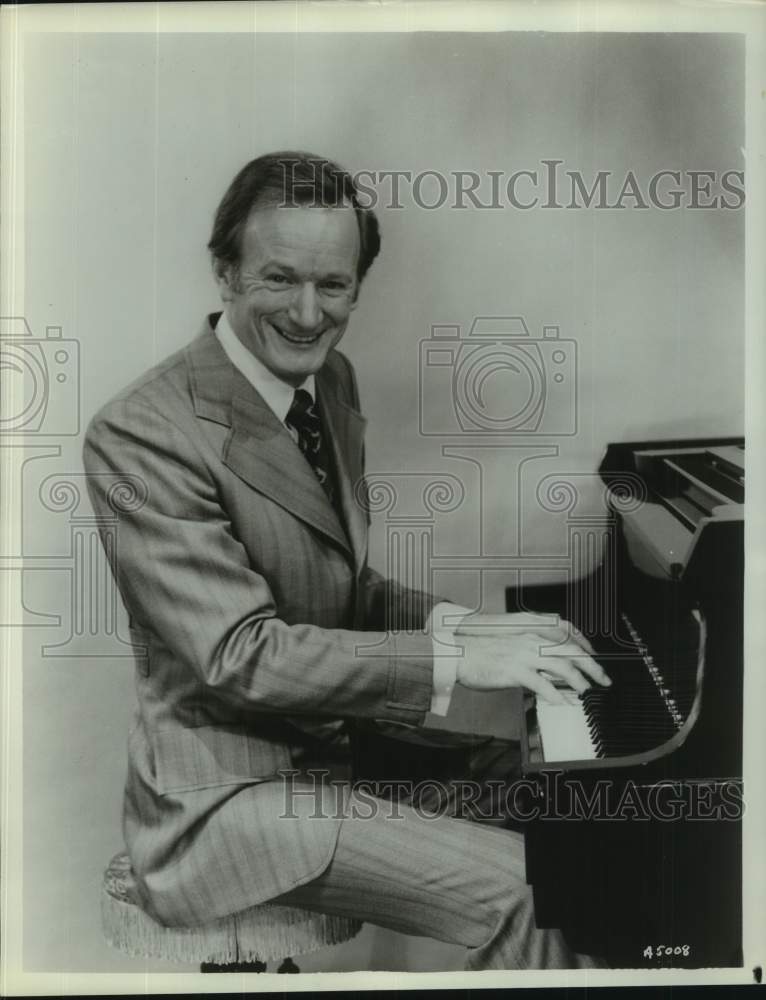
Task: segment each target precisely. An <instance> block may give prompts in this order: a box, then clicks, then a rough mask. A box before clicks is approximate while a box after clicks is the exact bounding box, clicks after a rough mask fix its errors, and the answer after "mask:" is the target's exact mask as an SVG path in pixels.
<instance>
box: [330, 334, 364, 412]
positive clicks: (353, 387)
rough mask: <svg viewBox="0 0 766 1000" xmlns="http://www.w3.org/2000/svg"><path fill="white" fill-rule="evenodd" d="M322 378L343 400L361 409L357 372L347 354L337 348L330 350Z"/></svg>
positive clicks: (356, 408)
mask: <svg viewBox="0 0 766 1000" xmlns="http://www.w3.org/2000/svg"><path fill="white" fill-rule="evenodd" d="M322 378H323V379H324V380H325V381H326V383H327V384H328V385H329V386H330V387H331V388H332V389H333V390H334V391H335V394H336V395H337V396H338V397H339V398H340V399H341V400H343V402H345V403H346V404H347V405H348V406H351V407H352V408H353V409H355V410H358V409H359V392H358V389H357V384H356V373H355V372H354V366H353V365H352V364H351V362H350V361H349V360H348V358H347V357H346V355H345V354H343V353H342V352H341V351H339V350H337V349H336V348H333V349H332V350H331V351H330V352H329V354H328V355H327V359H326V360H325V363H324V367H323V368H322Z"/></svg>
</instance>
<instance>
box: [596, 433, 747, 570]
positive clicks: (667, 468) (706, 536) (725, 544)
mask: <svg viewBox="0 0 766 1000" xmlns="http://www.w3.org/2000/svg"><path fill="white" fill-rule="evenodd" d="M631 465H632V467H633V469H634V470H635V472H637V473H638V474H639V475H640V476H641V478H642V479H643V481H644V483H645V484H646V486H647V488H648V496H647V499H646V500H645V502H644V503H642V504H640V505H638V507H637V508H635V509H632V510H628V511H625V509H624V505H622V506H623V511H624V513H622V515H621V519H622V524H623V535H624V538H625V540H626V542H627V545H628V550H629V554H630V558H631V560H632V561H633V563H634V564H635V565H636V566H637V567H638V568H639V569H641V570H643V571H644V572H645V573H648V574H649V575H652V576H656V577H659V578H662V577H664V578H669V579H678V578H680V577H683V578H685V579H687V580H692V579H693V580H694V581H695V584H696V585H700V583H701V582H702V577H703V576H707V577H709V580H710V582H714V581H715V580H716V579H719V578H720V579H723V578H724V577H725V576H726V574H725V572H724V568H725V566H726V567H728V568H729V569H733V570H735V569H736V568H737V567H738V566H739V562H741V555H740V550H741V549H742V545H743V541H742V534H743V533H742V522H743V516H744V500H745V448H744V442H743V441H742V439H736V438H734V439H731V438H729V439H718V440H708V441H703V440H700V441H689V440H687V441H678V442H668V443H666V444H664V445H663V443H662V442H643V443H637V444H635V445H630V444H621V445H610V448H609V450H608V451H607V456H606V457H605V459H604V462H603V463H602V468H601V473H602V476H603V477H604V480H605V482H606V483H607V484H610V482H611V479H612V477H613V476H614V477H616V478H617V481H619V471H620V469H622V470H623V471H629V470H630V467H631ZM618 509H619V508H618ZM714 558H715V559H717V560H718V561H719V571H718V572H716V570H715V568H714V566H713V560H714ZM732 560H734V563H735V564H736V565H733V566H731V567H729V563H731V562H732Z"/></svg>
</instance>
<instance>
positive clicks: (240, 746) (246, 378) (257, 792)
mask: <svg viewBox="0 0 766 1000" xmlns="http://www.w3.org/2000/svg"><path fill="white" fill-rule="evenodd" d="M379 247H380V238H379V233H378V224H377V220H376V219H375V216H374V214H373V213H372V212H371V211H369V210H368V209H365V208H364V207H362V206H361V205H360V202H359V199H358V194H357V191H356V189H355V187H354V183H353V180H352V178H351V176H350V175H349V174H348V173H347V172H346V171H344V170H343V169H342V168H341V167H339V166H337V165H336V164H333V163H331V162H330V161H326V160H322V159H321V158H319V157H312V156H310V155H308V154H304V153H275V154H272V155H268V156H263V157H260V158H258V159H256V160H253V161H252V162H251V163H249V164H247V166H245V167H244V169H243V170H242V171H240V173H239V174H238V175H237V177H236V178H235V179H234V181H233V182H232V184H231V186H230V188H229V190H228V191H227V193H226V195H225V196H224V198H223V200H222V202H221V204H220V206H219V208H218V212H217V214H216V218H215V223H214V228H213V234H212V237H211V240H210V243H209V249H210V251H211V254H212V258H213V268H214V273H215V277H216V281H217V283H218V287H219V290H220V295H221V299H222V302H223V307H224V308H223V312H222V313H214V314H211V315H210V316H208V317H207V319H206V320H205V323H204V325H203V328H202V330H201V332H200V333H199V335H198V336H197V337H196V339H194V340H193V341H192V342H191V343H190V344H189V345H188V347H186V348H185V349H184V350H182V351H180V352H178V353H177V354H175V355H173V356H172V357H170V358H168V359H167V360H166V361H164V362H161V363H160V364H159V365H157V366H156V367H155V368H153V369H152V370H151V371H149V372H148V373H147V374H146V375H144V376H143V377H142V378H140V379H139V380H138V381H137V382H135V383H133V384H132V385H131V386H129V387H128V388H127V389H125V390H124V391H123V392H122V393H120V394H119V395H118V396H117V397H116V398H115V399H113V400H112V401H111V402H110V403H108V404H107V405H106V406H105V407H103V409H102V410H101V411H100V412H99V413H98V414H97V415H96V417H95V418H94V419H93V421H92V422H91V425H90V427H89V429H88V433H87V435H86V441H85V449H84V461H85V466H86V470H87V472H88V474H89V487H90V492H91V497H92V500H93V504H94V507H95V509H96V512H97V513H98V514H99V515H101V516H102V517H103V518H104V521H105V523H106V524H107V531H106V533H105V536H104V540H105V545H106V548H107V552H108V555H109V558H110V560H111V564H112V568H113V572H114V574H115V576H116V579H117V581H118V584H119V587H120V591H121V594H122V597H123V600H124V602H125V605H126V608H127V611H128V615H129V619H130V627H131V634H132V637H133V640H134V641H135V643H137V644H138V645H139V646H140V647H142V648H145V650H146V654H145V656H142V657H141V658H140V659H139V660H138V662H137V673H136V679H137V692H138V712H137V716H136V722H135V725H134V727H133V729H132V731H131V734H130V738H129V746H128V750H129V768H128V777H127V783H126V790H125V807H124V833H125V840H126V845H127V848H128V852H129V854H130V857H131V860H132V864H133V868H134V872H135V875H136V879H137V884H138V887H139V891H140V893H141V904H142V905H143V906H144V907H145V909H146V910H147V911H148V912H149V913H150V914H152V915H153V916H154V917H155V918H156V919H157V920H159V921H160V922H162V923H165V924H168V925H181V926H193V925H196V924H203V923H208V922H210V921H212V920H215V919H216V918H219V917H223V916H225V915H228V914H231V913H235V912H237V911H240V910H244V909H246V908H248V907H250V906H253V905H254V904H257V903H260V902H264V901H266V900H279V902H283V903H292V904H295V905H300V906H303V907H306V908H308V909H317V910H320V911H324V912H331V913H337V914H344V915H347V916H351V917H356V918H358V919H361V920H365V921H369V922H372V923H377V924H380V925H383V926H386V927H390V928H393V929H395V930H399V931H403V932H404V933H408V934H414V935H419V936H429V937H434V938H438V939H440V940H444V941H450V942H454V943H460V944H462V945H465V946H466V947H467V948H468V949H469V954H468V958H467V962H466V966H467V967H468V968H473V969H480V968H554V967H556V968H571V967H578V966H592V965H595V964H598V962H597V961H596V960H594V959H592V958H591V957H589V956H585V955H577V954H574V953H573V952H572V951H570V949H569V948H568V947H567V945H566V943H565V941H564V940H563V938H562V936H561V935H560V934H559V933H558V932H557V931H555V930H540V929H538V928H537V927H536V925H535V921H534V911H533V906H532V902H531V897H530V893H529V890H528V888H527V886H526V884H525V880H524V859H523V842H522V841H521V839H520V837H519V836H518V835H517V834H514V833H513V832H511V831H509V830H504V829H493V828H490V827H488V826H479V825H477V824H474V823H470V822H467V821H466V820H464V819H458V818H453V817H452V816H450V815H448V814H446V813H443V814H441V815H438V816H436V817H434V816H431V817H427V816H424V815H423V813H422V811H420V810H418V809H415V808H411V807H410V806H408V805H406V804H404V805H400V806H399V808H398V812H397V817H396V818H391V816H390V811H389V810H387V809H386V808H385V807H384V805H385V804H384V803H383V802H382V801H381V802H380V804H381V807H382V808H380V809H379V810H372V813H373V814H372V815H370V812H371V810H370V808H369V801H368V802H365V803H363V804H362V808H361V809H360V810H359V809H355V808H354V807H355V805H357V804H359V803H358V801H357V799H358V797H357V793H356V792H355V791H354V790H353V789H352V788H351V787H350V786H349V787H347V788H346V796H345V798H344V800H343V801H344V809H342V810H339V809H338V799H337V795H336V794H335V789H333V788H331V787H330V786H329V785H323V784H320V785H319V786H318V787H317V788H313V786H309V785H305V788H304V790H305V789H308V788H311V789H312V794H311V795H304V794H297V795H294V796H293V797H292V798H291V800H290V801H289V802H287V800H286V794H285V790H286V788H287V784H286V781H285V778H284V775H285V774H286V773H288V772H290V771H292V772H294V773H293V777H294V776H295V773H297V774H298V775H299V777H301V778H302V779H306V778H307V772H308V771H309V770H310V768H312V767H320V768H321V767H323V766H324V765H327V764H333V763H339V764H340V765H345V764H346V763H347V761H348V759H349V748H348V740H349V737H348V731H349V730H351V731H352V732H353V729H354V726H355V725H358V724H360V723H364V722H365V720H366V721H367V722H370V721H372V720H377V721H378V722H381V723H383V724H384V725H387V726H389V727H392V726H397V725H398V726H400V727H402V728H403V730H404V731H405V732H408V733H410V734H411V733H413V732H414V733H417V732H419V731H421V730H419V727H422V724H423V722H424V719H425V717H426V714H427V712H428V711H436V712H441V713H442V714H444V713H445V712H446V706H447V705H448V703H449V698H450V692H451V690H452V688H453V686H454V684H455V683H461V684H463V685H466V686H468V687H472V688H476V689H484V690H495V689H500V688H507V687H518V686H525V687H528V688H531V689H533V690H535V691H537V692H538V694H540V695H542V696H543V697H548V698H551V699H553V700H557V699H560V697H561V695H559V694H558V693H557V692H556V690H554V687H553V686H552V684H551V679H552V678H554V677H558V679H559V680H560V681H564V682H566V683H567V684H568V685H569V686H570V687H571V688H573V689H575V690H583V689H584V688H585V687H587V686H588V685H589V684H590V683H591V682H593V681H595V682H598V683H606V682H607V679H606V677H605V675H604V674H603V672H602V671H601V669H600V668H599V667H598V666H597V664H596V663H595V662H594V661H593V660H591V659H590V657H589V656H588V651H589V646H588V644H587V642H586V641H585V640H584V639H582V638H581V637H579V636H577V635H575V636H574V638H573V637H572V633H571V630H570V629H569V628H568V627H567V626H566V623H564V624H563V625H562V626H560V627H559V628H557V629H553V630H552V629H551V628H550V627H549V626H547V625H544V623H543V620H542V619H539V618H537V617H536V616H532V615H526V616H513V620H514V624H515V625H516V626H517V628H516V629H515V630H514V631H513V634H504V635H501V636H497V635H495V636H494V637H493V636H489V635H486V634H485V635H481V636H477V635H472V636H466V637H465V638H464V639H463V640H462V654H461V655H460V656H457V655H436V654H437V650H438V649H439V648H440V649H441V650H442V651H443V650H444V648H445V647H444V645H441V646H440V647H439V646H438V645H437V644H435V639H439V640H442V641H443V640H445V639H448V638H449V630H447V629H446V628H445V627H444V625H443V624H442V620H443V618H444V616H445V611H447V612H449V611H451V612H452V613H453V617H454V618H455V620H458V619H459V616H460V615H465V614H467V609H460V608H457V607H455V606H452V607H450V606H449V605H447V604H445V603H444V602H439V601H437V599H435V598H433V597H432V596H430V595H428V594H423V593H416V592H413V591H410V590H407V589H405V588H403V587H402V586H400V585H398V584H396V583H392V582H391V581H387V580H386V579H384V578H383V577H382V576H381V575H380V574H378V573H376V572H375V571H374V570H372V569H370V568H369V566H368V565H367V520H366V517H365V514H364V512H363V511H362V510H361V509H360V508H359V506H358V504H357V501H356V497H357V495H358V491H357V488H356V487H357V485H358V483H359V481H360V479H361V477H362V473H363V469H362V460H363V431H364V424H365V421H364V418H363V417H362V415H361V413H360V411H359V398H358V393H357V388H356V381H355V378H354V373H353V369H352V368H351V365H350V363H349V362H348V360H347V359H346V358H345V357H344V356H343V355H342V354H340V353H339V352H338V351H337V350H336V349H335V348H336V345H337V344H338V342H339V341H340V339H341V338H342V336H343V334H344V332H345V330H346V327H347V324H348V322H349V318H350V316H351V313H352V311H353V310H354V308H355V306H356V303H357V298H358V294H359V289H360V285H361V283H362V281H363V279H364V278H365V275H366V274H367V271H368V270H369V267H370V265H371V263H372V261H373V260H374V258H375V256H376V254H377V253H378V250H379ZM126 481H127V482H128V483H129V484H130V485H131V487H132V488H134V490H135V492H136V495H137V496H139V498H140V499H139V502H137V503H133V504H125V503H122V502H120V500H121V498H122V497H124V493H123V492H121V491H120V489H119V484H120V483H121V482H126ZM115 517H117V518H118V519H119V523H118V529H117V532H116V534H115V533H114V531H113V523H114V518H115ZM115 538H116V542H114V541H113V539H115ZM458 631H459V630H458ZM543 632H544V635H545V639H544V640H543V639H541V635H542V634H543ZM432 633H433V637H432ZM551 639H553V640H554V641H556V642H559V646H558V647H557V650H556V652H557V655H556V656H555V657H550V656H549V657H545V656H543V655H541V653H540V647H541V645H542V644H543V642H545V641H547V642H550V640H551ZM409 745H410V748H411V753H412V754H413V760H416V759H417V756H418V754H419V753H420V752H421V751H420V750H419V749H418V747H419V746H422V747H423V750H422V753H423V755H424V756H425V755H426V753H427V747H428V743H427V741H425V742H423V743H422V744H418V742H417V740H415V741H414V742H411V743H410V744H409ZM516 749H517V748H515V747H514V746H513V745H511V744H507V745H500V744H499V742H495V743H493V744H492V748H491V752H490V753H489V754H488V753H487V751H486V748H485V749H484V751H483V752H484V762H483V763H481V762H480V760H479V757H478V756H475V757H472V758H471V759H470V761H469V762H468V770H469V772H470V774H471V775H472V776H481V775H484V776H486V775H485V773H484V772H485V770H486V769H485V767H484V764H487V765H489V764H491V766H492V767H494V768H495V769H497V768H498V767H499V768H500V770H501V772H502V771H503V770H504V771H505V772H506V773H508V774H511V773H513V770H514V768H515V766H516V763H517V761H516V759H515V758H514V753H515V752H516ZM438 756H439V755H438V753H437V757H438ZM439 777H443V775H439ZM295 787H296V786H295V784H291V785H290V788H292V789H293V790H294V789H295ZM302 787H304V786H302V785H300V783H299V785H298V788H299V790H300V788H302Z"/></svg>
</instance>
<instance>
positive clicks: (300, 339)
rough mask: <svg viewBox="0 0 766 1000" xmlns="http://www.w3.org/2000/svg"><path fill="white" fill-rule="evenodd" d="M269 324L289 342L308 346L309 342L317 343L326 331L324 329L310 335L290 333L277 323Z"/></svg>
mask: <svg viewBox="0 0 766 1000" xmlns="http://www.w3.org/2000/svg"><path fill="white" fill-rule="evenodd" d="M269 326H270V327H271V328H272V329H273V330H276V332H277V333H278V334H279V336H280V337H283V338H284V339H285V340H286V341H287V342H288V343H289V344H298V345H300V346H303V347H307V346H308V345H309V344H316V342H317V341H318V340H319V338H320V337H321V336H322V334H323V333H324V330H320V331H319V333H313V334H311V335H310V336H306V335H305V334H300V335H299V334H296V333H288V332H287V330H283V329H282V328H281V327H279V326H277V325H276V323H271V322H269Z"/></svg>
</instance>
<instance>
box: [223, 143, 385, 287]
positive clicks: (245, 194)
mask: <svg viewBox="0 0 766 1000" xmlns="http://www.w3.org/2000/svg"><path fill="white" fill-rule="evenodd" d="M345 205H351V206H353V209H354V211H355V213H356V221H357V225H358V226H359V259H358V261H357V266H356V274H357V279H358V281H359V283H361V281H362V279H363V278H364V276H365V274H366V273H367V271H368V270H369V268H370V265H371V264H372V262H373V260H375V258H376V256H377V255H378V251H379V250H380V231H379V229H378V220H377V218H376V216H375V213H374V212H373V211H372V209H370V208H364V207H363V206H362V205H360V203H359V192H358V190H357V187H356V184H355V183H354V179H353V177H352V176H351V174H349V173H348V171H347V170H344V169H343V167H341V166H339V165H338V164H337V163H334V162H333V161H332V160H328V159H326V157H323V156H316V155H314V154H313V153H306V152H302V151H296V150H285V151H283V152H278V153H267V154H265V155H264V156H259V157H257V159H255V160H251V161H250V162H249V163H248V164H246V166H244V167H243V168H242V169H241V170H240V172H239V173H238V174H237V176H236V177H235V178H234V180H233V181H232V182H231V184H230V185H229V189H228V190H227V192H226V194H225V195H224V196H223V198H222V200H221V204H220V205H219V206H218V209H217V211H216V213H215V220H214V222H213V232H212V235H211V237H210V241H209V242H208V245H207V247H208V250H209V251H210V253H211V254H212V255H213V258H214V260H216V261H219V262H221V263H223V264H226V265H229V266H232V267H233V268H234V269H235V270H236V268H237V266H238V264H239V261H240V256H241V253H242V235H243V233H244V229H245V226H246V225H247V220H248V219H249V218H250V213H251V212H253V210H254V209H257V208H266V207H269V208H270V207H274V206H277V207H295V206H304V207H314V208H341V207H343V206H345Z"/></svg>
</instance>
